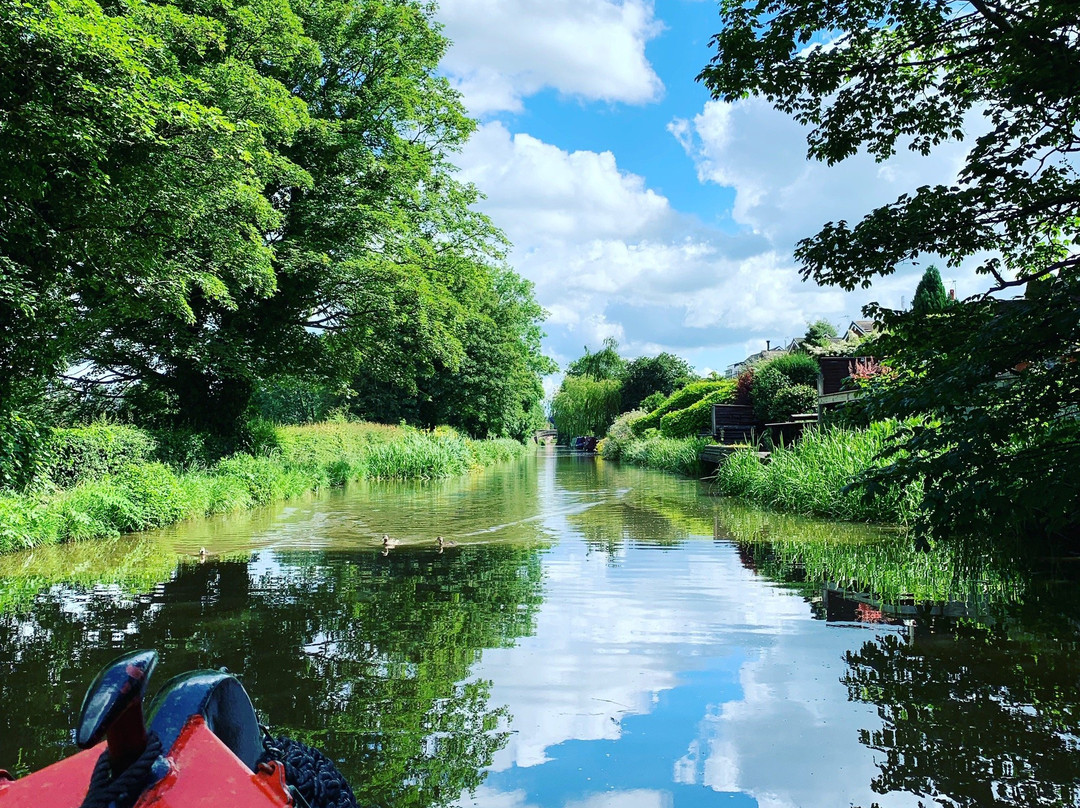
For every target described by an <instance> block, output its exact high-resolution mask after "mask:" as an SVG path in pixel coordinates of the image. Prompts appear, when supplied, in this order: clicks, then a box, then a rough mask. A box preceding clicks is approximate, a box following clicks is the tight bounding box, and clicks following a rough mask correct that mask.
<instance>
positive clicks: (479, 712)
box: [0, 449, 1080, 808]
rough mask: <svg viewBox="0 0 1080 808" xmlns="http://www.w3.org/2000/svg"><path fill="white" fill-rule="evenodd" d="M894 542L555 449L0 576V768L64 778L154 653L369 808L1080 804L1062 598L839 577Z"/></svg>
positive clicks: (67, 556)
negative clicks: (242, 688) (118, 675)
mask: <svg viewBox="0 0 1080 808" xmlns="http://www.w3.org/2000/svg"><path fill="white" fill-rule="evenodd" d="M545 452H547V453H545ZM384 533H386V534H389V535H390V536H391V537H392V538H393V539H394V540H395V541H397V542H398V544H397V545H395V546H393V547H392V548H391V549H390V550H389V551H388V552H384V551H383V550H382V549H381V545H380V539H381V536H382V535H383V534H384ZM438 535H442V536H445V537H446V539H447V540H448V541H449V542H451V543H452V544H451V546H448V547H447V548H446V549H444V550H443V551H442V552H439V551H438V550H437V548H436V544H435V537H436V536H438ZM800 540H806V541H809V542H810V544H812V545H814V543H815V542H816V543H817V544H824V545H829V546H832V547H834V550H836V552H837V553H838V554H835V555H832V556H828V557H827V558H825V560H824V561H822V560H821V558H819V557H818V556H813V554H812V553H811V554H809V555H807V556H806V557H805V558H803V559H802V560H800V559H799V558H798V557H796V555H797V554H796V555H793V554H792V553H791V552H789V551H785V550H782V549H777V548H782V547H788V548H790V547H791V546H795V545H793V544H792V542H795V543H797V542H798V541H800ZM888 541H889V537H888V536H887V535H886V536H882V535H881V534H879V533H873V532H870V531H868V530H865V529H860V528H853V527H851V526H840V525H828V524H823V523H813V522H805V521H802V520H797V519H792V518H791V517H779V516H770V515H768V514H763V513H761V512H758V511H751V510H749V509H747V508H742V507H739V506H737V505H735V504H733V503H730V502H726V501H723V500H718V499H715V498H712V497H709V496H707V495H706V494H705V492H704V491H703V490H702V488H701V487H700V484H699V483H697V482H695V481H690V480H683V479H678V478H675V477H671V476H667V475H663V474H659V473H655V472H649V471H644V470H639V469H634V468H627V467H621V466H618V465H615V464H610V463H604V462H603V461H601V460H598V459H595V458H591V457H575V456H571V455H568V454H562V453H560V452H556V451H555V450H545V449H541V450H540V454H538V455H537V456H536V457H535V458H530V459H529V460H527V461H524V462H520V463H515V464H510V465H507V466H505V467H501V468H496V469H491V470H488V471H485V472H482V473H478V474H475V475H473V476H470V477H468V478H464V479H459V480H450V481H440V482H431V483H392V484H391V483H387V484H358V485H356V486H353V487H350V488H349V489H347V490H344V491H335V492H332V493H329V494H324V495H321V496H319V497H312V498H310V499H307V500H302V501H299V502H294V503H291V504H289V505H288V506H285V507H277V508H274V509H267V510H263V511H258V512H255V513H252V514H242V515H233V516H230V517H227V518H222V519H217V520H209V521H207V522H201V523H198V524H191V525H182V526H179V527H177V528H174V529H172V530H166V531H159V532H156V533H154V534H146V535H141V536H135V537H124V538H122V539H118V540H113V541H108V542H100V543H94V544H81V545H75V546H70V547H64V548H53V549H46V550H42V551H37V552H35V553H28V554H24V555H17V556H10V557H4V558H2V559H0V768H7V769H9V770H12V771H14V772H15V773H25V772H27V771H31V770H34V769H36V768H39V767H41V766H44V765H47V764H48V763H51V762H53V761H55V760H57V759H59V758H61V757H63V756H65V755H68V754H71V753H72V752H73V751H74V747H73V736H74V733H73V730H72V727H73V724H74V721H75V716H76V714H77V711H78V707H79V703H80V701H81V698H82V694H83V692H84V690H85V687H86V685H87V683H88V682H89V681H90V679H91V678H92V676H93V674H94V673H95V672H96V670H97V669H98V668H99V667H100V666H101V665H103V664H104V663H106V662H108V661H109V660H110V659H111V658H112V657H114V656H115V655H117V654H119V653H120V652H122V651H125V650H130V649H135V648H142V647H146V648H156V649H158V650H159V651H160V653H161V660H162V661H161V665H160V667H159V670H158V673H157V674H156V675H155V678H156V679H157V682H158V683H159V684H160V683H162V682H164V681H165V680H166V678H168V677H169V676H171V675H173V674H176V673H179V672H182V671H185V670H189V669H192V668H197V667H214V668H217V667H221V666H226V667H227V668H228V669H229V670H231V671H234V672H237V673H238V674H240V675H241V676H242V678H243V681H244V684H245V685H246V687H247V689H248V690H249V692H250V694H251V696H252V698H253V700H254V702H255V705H256V708H257V710H258V711H259V714H260V718H261V719H262V720H263V721H264V722H265V723H268V724H270V725H271V726H272V727H273V728H274V730H275V731H277V732H283V733H285V734H288V735H290V736H292V737H295V738H298V739H301V740H303V741H305V742H307V743H310V744H313V745H317V746H319V747H320V748H322V749H323V750H324V751H326V752H327V754H329V755H330V756H331V757H332V758H333V759H334V760H336V761H337V762H338V765H339V767H340V768H341V769H342V770H343V771H344V772H345V773H346V775H347V776H348V778H349V779H350V781H351V782H352V783H353V786H354V788H355V790H356V792H357V796H358V798H359V802H360V804H361V805H376V806H387V807H388V808H389V807H390V806H393V807H394V808H406V806H410V807H412V806H415V808H427V807H428V806H482V807H483V808H557V807H558V808H562V807H563V806H572V807H573V808H661V807H662V806H716V805H725V806H755V805H756V806H762V807H763V808H764V807H766V806H767V807H768V808H780V807H781V806H783V807H787V806H805V807H806V808H813V807H816V806H821V807H822V808H835V807H837V806H839V807H841V808H842V807H843V806H862V808H870V806H872V805H879V806H881V807H882V808H885V806H917V805H920V804H923V805H927V806H931V805H943V806H953V805H963V806H997V805H1002V806H1005V805H1008V806H1036V805H1038V806H1043V805H1045V806H1051V805H1055V806H1056V805H1080V790H1078V783H1080V693H1078V687H1080V656H1078V655H1077V653H1076V651H1077V643H1076V633H1077V631H1078V628H1077V626H1078V625H1080V621H1078V620H1077V615H1078V614H1080V612H1078V611H1077V610H1076V609H1075V607H1074V606H1073V605H1070V604H1073V603H1074V600H1075V599H1073V598H1071V593H1072V592H1073V591H1074V590H1075V588H1076V587H1075V585H1073V584H1065V585H1058V586H1056V587H1054V588H1052V589H1050V590H1047V591H1050V592H1051V593H1052V595H1045V596H1044V595H1042V594H1039V593H1040V592H1042V591H1043V590H1041V589H1040V590H1038V591H1036V590H1035V589H1034V588H1024V586H1023V585H1022V584H1015V586H1014V587H1013V588H1012V589H1010V588H1009V587H1001V586H997V587H994V586H991V585H989V584H988V583H987V582H985V581H984V582H981V583H980V582H968V583H967V584H964V585H963V586H958V587H957V588H958V589H961V590H964V589H965V587H966V590H965V591H969V592H971V593H972V594H971V597H970V598H967V599H965V598H959V597H956V596H950V597H949V598H943V599H940V600H938V601H935V602H927V601H920V600H918V599H917V598H916V597H915V596H914V595H913V594H912V593H910V592H893V593H892V594H891V595H885V594H882V592H881V591H880V590H881V589H882V587H881V586H879V587H878V588H877V589H878V591H875V590H874V589H872V588H870V587H868V586H867V585H866V584H865V582H861V581H859V580H855V579H853V578H852V577H851V576H852V575H853V574H854V573H852V572H850V570H851V569H860V568H859V567H858V564H859V563H863V564H864V565H865V562H866V557H865V551H864V550H863V549H860V548H861V547H862V546H863V544H862V543H863V542H870V543H871V544H870V545H868V546H871V547H876V546H881V544H882V543H883V542H885V543H887V542H888ZM785 543H786V544H785ZM815 546H816V545H815ZM203 547H205V548H206V550H207V556H206V557H205V558H200V557H199V550H200V548H203ZM837 548H839V549H837ZM845 553H847V555H845ZM819 555H820V554H819ZM811 556H813V558H811ZM881 557H884V556H873V555H872V558H871V561H872V563H878V564H879V563H880V558H881ZM830 559H831V560H830ZM860 559H861V561H860ZM874 559H878V560H876V561H875V560H874ZM823 564H824V565H826V566H822V565H823ZM829 564H832V565H834V566H836V567H837V569H836V570H831V569H829V568H828V565H829ZM852 564H854V565H855V566H854V567H853V566H852ZM845 565H846V566H845ZM841 566H842V567H844V570H843V571H841V570H840V569H839V567H841ZM864 568H865V566H864ZM841 579H842V580H841ZM883 580H884V579H883ZM1019 590H1023V591H1019ZM1062 593H1064V596H1063V595H1062Z"/></svg>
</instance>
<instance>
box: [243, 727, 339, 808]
mask: <svg viewBox="0 0 1080 808" xmlns="http://www.w3.org/2000/svg"><path fill="white" fill-rule="evenodd" d="M263 747H264V748H265V750H266V751H265V752H263V755H262V757H261V758H259V762H260V763H265V762H269V761H271V760H276V761H279V762H280V763H281V764H282V765H284V766H285V782H286V783H288V784H289V786H291V787H293V788H295V789H296V791H297V793H298V794H299V795H300V796H301V797H302V798H303V799H304V801H305V802H306V803H307V804H308V806H309V807H310V808H357V805H356V796H355V795H354V794H353V790H352V788H350V787H349V783H348V781H347V780H346V779H345V776H344V775H343V774H342V773H341V772H339V771H338V769H337V766H335V765H334V762H333V761H332V760H330V758H328V757H327V756H326V755H324V754H323V753H322V752H320V751H319V750H318V749H313V748H312V747H310V746H306V745H304V744H302V743H300V742H299V741H294V740H292V739H291V738H286V737H285V736H284V735H280V736H278V737H277V738H271V737H270V734H269V733H267V734H266V739H265V740H264V741H263Z"/></svg>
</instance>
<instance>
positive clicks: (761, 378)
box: [751, 365, 792, 421]
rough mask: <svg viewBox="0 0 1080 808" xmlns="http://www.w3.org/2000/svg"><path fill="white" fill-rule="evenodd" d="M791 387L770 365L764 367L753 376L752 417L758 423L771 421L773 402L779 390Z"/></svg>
mask: <svg viewBox="0 0 1080 808" xmlns="http://www.w3.org/2000/svg"><path fill="white" fill-rule="evenodd" d="M791 386H792V385H791V380H790V379H788V377H787V376H785V375H784V374H783V373H781V372H780V371H779V370H777V369H776V368H774V367H771V366H770V365H765V366H764V367H762V368H761V369H760V370H759V371H757V372H756V373H755V374H754V387H753V390H752V392H751V398H752V399H753V401H754V415H755V416H756V417H757V419H758V420H759V421H768V420H771V418H772V406H773V401H774V400H775V399H776V397H777V396H778V395H779V394H780V391H781V390H786V389H787V388H788V387H791Z"/></svg>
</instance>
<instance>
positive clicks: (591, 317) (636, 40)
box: [438, 0, 976, 372]
mask: <svg viewBox="0 0 1080 808" xmlns="http://www.w3.org/2000/svg"><path fill="white" fill-rule="evenodd" d="M438 16H439V19H440V21H441V22H442V23H443V24H444V26H445V32H446V34H447V35H448V36H449V37H450V39H451V40H452V41H453V42H454V44H453V46H452V47H451V49H450V51H449V53H448V54H447V56H446V58H445V59H444V62H443V69H444V70H445V72H446V74H447V75H448V76H449V77H450V78H451V81H452V82H453V83H454V84H455V86H457V87H458V89H459V90H460V91H461V92H462V94H463V97H464V100H465V103H466V106H467V107H468V108H469V110H470V112H471V113H472V114H473V115H474V117H476V118H477V119H478V120H479V121H480V126H479V128H478V130H477V132H476V134H475V135H474V136H473V138H472V140H471V141H470V143H469V144H468V145H467V146H466V148H465V149H464V151H463V152H462V153H461V154H460V155H458V159H457V162H458V165H459V166H460V168H461V170H462V175H463V177H464V178H465V179H467V180H469V181H472V182H475V183H476V184H477V185H478V186H479V188H480V189H481V190H482V191H483V192H484V193H485V194H486V195H487V199H486V200H485V201H484V202H483V203H482V205H481V207H482V209H483V210H484V211H485V212H487V213H488V214H490V215H491V217H492V218H493V219H494V220H495V222H496V224H498V225H499V226H500V227H502V228H503V229H504V230H505V231H506V233H507V234H508V235H509V237H510V239H511V241H512V242H513V243H514V250H513V252H512V254H511V257H510V260H511V262H512V264H513V265H514V267H515V268H516V269H517V271H518V272H520V273H521V274H522V275H524V276H525V277H527V278H529V279H530V280H532V281H533V282H534V283H535V284H536V295H537V299H538V300H539V302H540V303H541V304H542V305H543V306H544V307H545V308H546V309H547V310H548V312H549V313H550V316H549V319H548V321H547V323H546V324H545V330H546V332H547V334H548V336H547V339H546V341H545V348H546V350H547V351H548V353H549V354H550V355H552V356H553V357H554V358H555V359H556V360H557V361H558V362H560V364H562V365H565V363H566V362H568V361H569V360H571V359H573V358H575V357H577V356H579V355H580V354H581V353H582V349H583V347H584V346H586V345H588V346H589V347H590V348H595V347H597V346H599V344H600V342H601V341H602V340H603V339H604V337H607V336H613V337H615V338H616V339H618V340H619V343H620V345H621V350H622V353H623V354H624V355H625V356H628V357H633V356H639V355H642V354H656V353H658V352H659V351H662V350H668V351H672V352H675V353H678V354H680V355H682V356H684V357H686V358H687V359H689V360H690V361H691V363H693V364H694V365H695V367H696V368H697V369H698V370H699V371H701V372H707V371H709V370H714V369H715V370H723V368H724V367H726V365H728V364H730V363H732V362H735V361H738V360H740V359H742V358H743V357H744V356H746V355H747V354H748V353H751V352H753V351H757V350H759V349H760V348H762V347H764V343H765V340H767V339H768V340H772V341H773V342H774V343H776V342H778V341H783V340H787V339H790V338H791V337H794V336H798V335H800V334H802V333H803V332H804V331H805V328H806V324H807V322H809V321H812V320H816V319H818V318H820V317H824V318H826V319H828V320H830V321H832V322H833V323H834V324H836V325H837V326H838V327H839V328H841V329H842V328H843V327H845V326H846V324H847V322H848V321H849V320H851V319H852V318H855V317H858V316H860V311H861V308H862V306H863V305H864V304H865V303H867V302H869V301H871V300H874V301H879V302H881V303H884V304H886V305H893V306H899V305H900V304H901V303H902V301H903V299H904V298H907V299H908V300H910V297H911V294H912V293H913V291H914V289H915V285H916V283H917V282H918V277H919V275H920V274H921V272H922V269H923V267H922V266H920V267H902V268H900V270H899V271H898V272H897V273H896V274H895V275H893V276H891V277H889V278H886V279H883V280H882V281H880V282H879V283H877V284H876V285H875V286H874V287H873V288H872V289H870V290H866V291H859V292H855V293H850V294H848V293H844V292H843V291H841V290H839V289H835V288H820V287H817V286H816V285H814V284H812V283H805V282H803V281H802V280H801V278H800V276H799V273H798V266H797V265H796V263H795V261H794V259H793V258H792V250H793V248H794V245H795V243H796V242H797V241H798V239H799V238H801V237H804V236H808V235H812V234H813V233H815V232H816V231H817V229H818V228H819V227H820V226H821V225H822V224H824V223H825V222H827V221H831V220H835V219H848V220H852V219H857V218H858V217H859V216H860V215H862V214H863V213H865V212H867V211H869V210H870V209H871V208H872V207H873V206H876V205H880V204H884V203H887V202H891V201H892V200H894V199H895V198H896V197H897V196H899V195H900V194H902V193H905V192H908V191H911V190H914V189H915V188H916V187H918V186H919V185H922V184H925V183H937V182H951V181H952V179H953V178H954V177H955V175H956V172H957V170H958V168H959V165H960V160H961V159H962V156H963V148H962V147H961V146H960V145H959V144H953V145H949V146H946V147H945V148H944V149H941V150H939V151H938V152H937V153H935V154H934V155H933V156H931V157H929V158H923V157H919V156H916V155H913V154H910V153H901V154H898V155H897V156H896V157H894V158H892V159H890V160H888V161H887V162H885V163H882V164H878V163H875V162H874V161H873V160H871V159H869V158H867V157H865V156H861V155H860V156H856V157H854V158H852V159H851V160H848V161H846V162H845V163H843V164H841V165H839V166H836V167H832V168H829V167H826V166H823V165H821V164H817V163H809V162H807V161H806V159H805V153H806V143H805V132H804V131H802V130H801V129H800V128H799V127H798V126H797V125H795V124H794V123H792V122H791V121H790V120H789V119H787V118H786V117H784V116H783V115H781V114H779V113H777V112H775V111H773V110H772V109H771V108H769V107H768V105H767V104H765V103H764V102H761V101H758V100H747V101H740V102H737V103H736V104H723V103H720V102H717V101H712V100H711V99H710V98H709V94H708V92H707V91H706V90H705V88H704V87H703V86H701V85H700V84H699V83H697V82H695V80H694V78H695V76H696V75H697V74H698V72H699V71H700V70H701V69H702V68H703V67H704V66H705V65H706V64H707V63H708V61H709V59H710V57H711V55H712V52H711V50H710V49H709V47H708V42H709V39H710V37H711V36H712V35H713V34H714V33H715V32H716V31H717V29H718V27H719V16H718V13H717V9H716V5H715V3H714V2H710V1H709V0H660V2H656V3H653V2H650V1H649V0H442V2H441V4H440V10H439V12H438ZM943 275H944V277H945V279H946V282H947V283H948V282H949V281H950V280H955V282H956V285H957V292H958V294H961V295H964V294H966V293H969V292H970V291H974V290H975V285H976V281H975V279H974V278H972V277H970V275H967V274H964V273H960V272H956V271H950V270H945V271H944V272H943Z"/></svg>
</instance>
